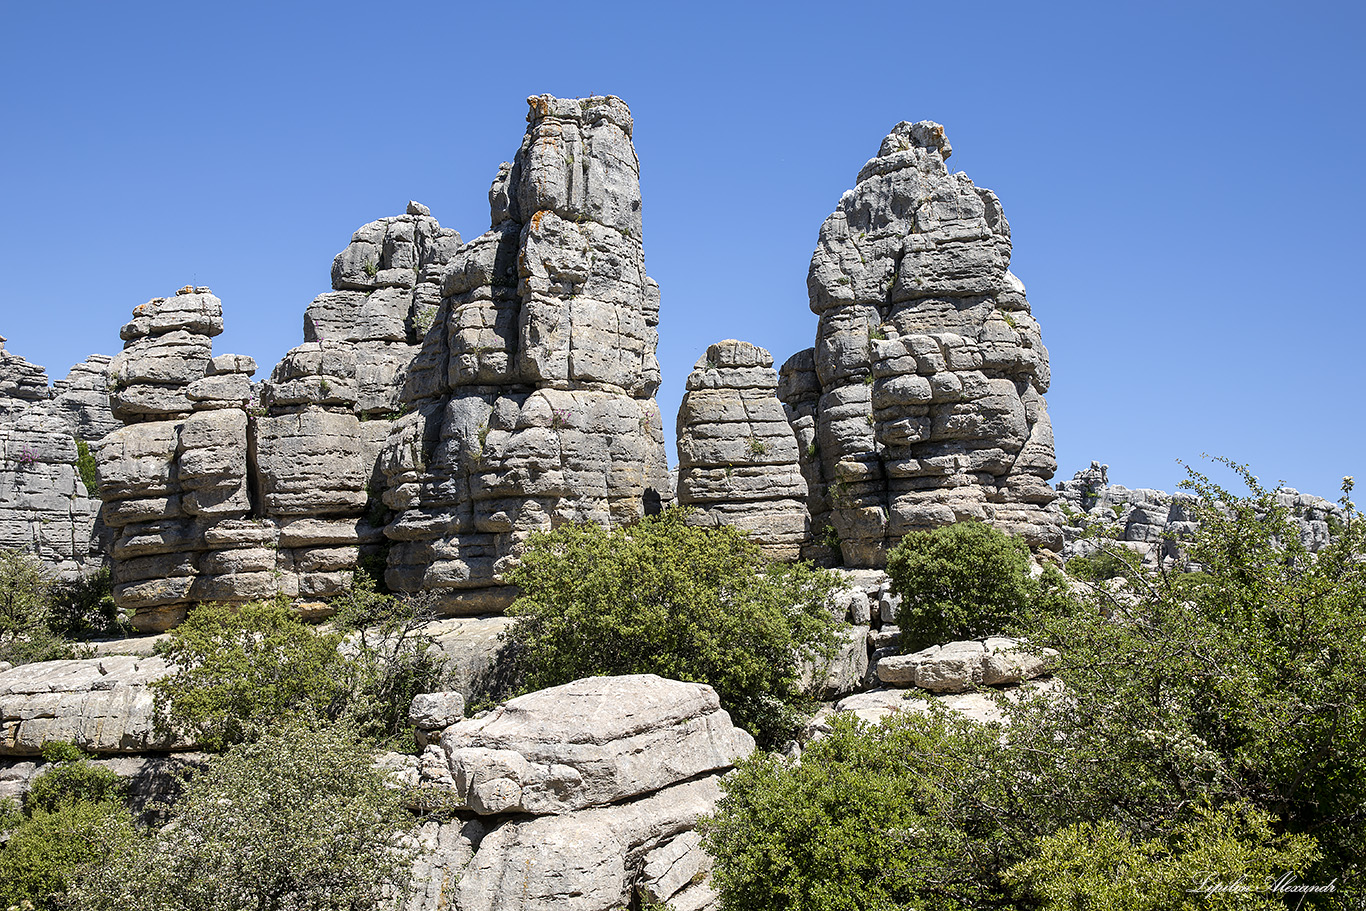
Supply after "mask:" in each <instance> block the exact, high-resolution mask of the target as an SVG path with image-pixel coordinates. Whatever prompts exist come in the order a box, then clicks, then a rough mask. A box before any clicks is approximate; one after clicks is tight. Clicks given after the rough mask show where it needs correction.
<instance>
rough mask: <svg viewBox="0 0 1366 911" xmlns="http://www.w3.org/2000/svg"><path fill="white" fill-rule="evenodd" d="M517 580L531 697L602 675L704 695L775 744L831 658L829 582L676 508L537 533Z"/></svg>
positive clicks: (515, 642)
mask: <svg viewBox="0 0 1366 911" xmlns="http://www.w3.org/2000/svg"><path fill="white" fill-rule="evenodd" d="M508 580H509V581H510V582H512V583H513V584H515V585H517V586H519V587H520V588H521V592H522V593H521V597H519V598H518V599H517V601H516V602H514V603H513V605H512V607H511V608H510V609H509V611H508V613H509V614H510V615H511V616H514V617H517V618H518V621H517V624H516V626H515V627H514V628H513V629H512V630H511V632H510V634H509V638H510V641H511V643H512V646H513V651H514V654H515V660H516V662H517V667H518V669H519V671H520V673H521V675H522V680H523V685H524V687H525V689H528V690H530V689H541V688H544V687H549V686H556V685H558V684H562V683H568V682H570V681H572V680H577V679H579V678H580V677H588V676H593V675H600V674H638V673H653V674H658V675H660V676H661V677H668V678H671V679H674V680H685V681H691V682H700V683H706V684H709V685H711V686H712V687H714V688H715V689H716V692H717V694H718V695H719V696H720V698H721V704H722V706H723V707H725V708H726V710H727V711H729V712H730V714H731V717H732V718H734V719H735V722H736V723H737V724H738V725H741V726H743V727H746V728H748V729H749V730H750V731H751V732H752V733H754V734H756V735H757V736H759V737H760V738H761V739H763V740H765V741H766V742H774V741H776V740H778V739H780V738H782V737H785V736H787V735H788V734H789V733H790V732H791V730H792V729H793V727H794V726H795V717H796V716H795V714H794V706H796V705H798V704H800V703H802V702H803V701H804V700H805V698H806V697H805V696H803V694H802V693H801V691H800V688H799V673H798V662H799V660H801V658H803V657H804V656H819V655H825V654H829V650H830V649H831V648H832V647H833V629H834V620H833V618H832V617H831V614H830V610H829V609H828V608H827V607H826V600H827V598H828V597H829V595H830V592H831V591H832V590H833V587H834V582H833V580H832V579H831V577H830V576H829V574H828V573H826V572H824V571H823V570H817V569H815V568H813V567H811V566H809V565H806V564H778V563H770V562H768V561H766V560H764V558H763V557H762V555H761V554H760V551H759V549H758V547H757V546H756V545H754V544H753V543H751V542H750V541H748V540H746V538H745V537H744V536H743V535H742V534H741V533H740V532H739V531H736V530H735V529H733V528H730V527H727V526H720V527H711V528H699V527H694V526H690V525H688V524H687V521H686V512H685V511H683V510H679V509H673V510H667V511H665V512H664V513H662V514H660V515H658V516H650V517H646V518H645V519H643V520H641V521H640V522H639V523H637V524H634V525H629V526H624V527H621V528H616V529H613V530H610V531H609V530H606V529H603V528H601V527H599V526H596V525H564V526H561V527H559V528H557V529H555V530H554V531H551V532H547V533H542V534H538V535H534V536H533V537H532V538H531V540H530V541H529V542H528V545H527V549H526V552H525V553H524V554H523V555H522V558H521V562H520V564H519V565H518V566H517V567H516V568H515V569H513V570H512V571H511V572H510V573H509V574H508Z"/></svg>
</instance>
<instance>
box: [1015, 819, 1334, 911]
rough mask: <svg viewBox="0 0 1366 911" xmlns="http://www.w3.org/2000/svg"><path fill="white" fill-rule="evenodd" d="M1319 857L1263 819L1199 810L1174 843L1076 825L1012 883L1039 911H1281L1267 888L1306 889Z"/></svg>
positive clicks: (1301, 838) (1114, 828)
mask: <svg viewBox="0 0 1366 911" xmlns="http://www.w3.org/2000/svg"><path fill="white" fill-rule="evenodd" d="M1317 858H1318V852H1317V850H1316V849H1315V846H1314V840H1313V839H1312V838H1309V837H1308V836H1305V835H1298V836H1295V835H1288V836H1287V835H1283V836H1277V835H1275V834H1274V833H1273V832H1272V827H1271V819H1270V817H1268V816H1267V815H1266V814H1265V813H1261V812H1258V811H1257V810H1253V809H1250V808H1248V807H1246V806H1230V807H1226V808H1224V809H1222V810H1218V811H1215V810H1211V809H1209V808H1208V807H1195V808H1193V810H1192V812H1191V813H1190V814H1189V816H1188V818H1187V819H1186V820H1185V821H1184V822H1183V823H1182V824H1181V825H1180V826H1179V827H1178V828H1177V830H1176V832H1175V833H1174V836H1173V838H1172V839H1171V840H1169V841H1160V840H1156V839H1150V840H1146V841H1138V842H1135V841H1134V840H1133V839H1131V838H1130V837H1129V836H1128V835H1126V834H1125V833H1124V832H1123V831H1121V829H1120V827H1119V826H1118V825H1117V824H1116V823H1115V822H1113V821H1112V820H1104V821H1101V822H1099V823H1089V822H1081V823H1077V824H1075V825H1072V826H1068V827H1067V828H1065V829H1063V830H1062V831H1060V832H1058V833H1057V834H1055V835H1051V836H1049V837H1048V838H1045V839H1043V840H1041V841H1040V842H1039V844H1038V845H1037V846H1036V853H1035V855H1034V856H1033V857H1031V858H1029V859H1028V860H1027V861H1024V862H1022V863H1020V864H1017V865H1016V866H1015V867H1013V868H1011V869H1010V870H1009V871H1008V873H1007V878H1008V880H1009V881H1010V882H1011V883H1012V884H1013V885H1014V886H1016V887H1017V889H1018V890H1019V893H1020V899H1021V901H1022V902H1024V901H1032V902H1034V903H1036V904H1033V905H1031V907H1036V908H1038V909H1039V911H1072V909H1076V908H1086V909H1091V911H1166V909H1169V908H1180V909H1187V908H1189V909H1191V911H1194V909H1197V908H1199V909H1216V911H1219V909H1226V911H1276V909H1282V911H1283V909H1285V907H1286V902H1285V901H1284V900H1283V898H1282V896H1281V895H1278V894H1276V893H1275V892H1274V891H1271V890H1270V889H1268V888H1267V886H1268V884H1274V883H1277V882H1282V883H1283V884H1285V885H1288V884H1289V883H1291V882H1298V878H1297V875H1298V874H1300V873H1302V872H1303V871H1304V870H1305V868H1306V867H1307V866H1308V865H1309V863H1310V862H1311V861H1313V860H1316V859H1317ZM1283 878H1284V879H1283Z"/></svg>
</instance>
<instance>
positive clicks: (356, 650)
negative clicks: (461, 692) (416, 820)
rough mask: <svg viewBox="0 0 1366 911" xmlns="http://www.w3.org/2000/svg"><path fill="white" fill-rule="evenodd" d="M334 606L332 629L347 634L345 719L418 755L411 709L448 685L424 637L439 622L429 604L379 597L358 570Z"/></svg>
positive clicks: (436, 653)
mask: <svg viewBox="0 0 1366 911" xmlns="http://www.w3.org/2000/svg"><path fill="white" fill-rule="evenodd" d="M332 606H333V607H334V608H336V609H337V614H336V616H335V617H334V618H333V622H334V624H335V625H336V626H337V627H338V629H340V630H342V631H343V632H345V633H346V638H345V639H344V640H343V642H342V646H341V651H342V654H343V656H344V658H345V664H344V667H345V670H346V679H347V681H348V690H349V694H348V700H349V701H348V705H347V714H348V715H349V717H350V718H351V719H352V721H353V722H354V723H355V725H356V726H357V728H358V729H359V731H360V733H362V734H363V735H365V736H368V737H370V738H371V739H373V740H375V741H377V742H381V743H384V744H385V745H387V746H388V747H390V748H391V749H395V750H406V751H409V752H415V751H416V750H417V742H416V740H415V739H414V735H413V728H412V724H411V723H410V722H409V721H408V707H409V706H410V705H411V704H412V702H413V697H414V696H416V695H417V694H419V693H432V692H437V691H440V690H442V689H444V688H445V683H446V680H445V661H444V659H443V657H442V655H441V653H440V652H439V651H438V650H437V649H436V648H435V646H436V640H435V639H433V638H432V637H431V636H430V635H428V634H427V632H426V629H427V625H428V624H430V623H431V622H432V621H434V620H435V619H436V610H435V608H434V607H433V606H432V603H431V600H430V599H427V598H423V597H416V598H396V597H394V596H392V595H387V594H381V593H380V592H379V591H378V590H377V586H376V583H375V580H374V578H373V577H372V576H370V575H368V574H366V573H365V572H363V571H361V570H357V571H356V574H355V577H354V579H353V582H352V586H351V590H350V591H349V592H348V593H347V594H346V595H345V596H344V597H343V598H339V599H337V600H336V601H334V602H333V604H332Z"/></svg>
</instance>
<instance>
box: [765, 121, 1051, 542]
mask: <svg viewBox="0 0 1366 911" xmlns="http://www.w3.org/2000/svg"><path fill="white" fill-rule="evenodd" d="M950 151H951V149H950V146H949V143H948V140H947V139H946V138H945V137H944V131H943V128H942V127H940V126H939V125H938V124H935V123H929V122H921V123H916V124H911V123H900V124H898V125H897V126H896V127H895V128H894V129H893V130H892V132H891V133H890V134H889V135H888V136H887V138H886V139H884V140H883V143H882V148H881V150H880V151H879V152H878V155H877V157H876V158H874V159H872V160H871V161H869V162H868V164H866V165H865V166H864V168H863V170H862V171H860V172H859V176H858V182H857V184H856V185H855V187H854V189H853V190H851V191H849V192H847V193H845V194H844V196H843V197H842V198H841V200H840V203H839V206H838V208H837V209H836V210H835V212H834V213H833V214H832V215H831V216H830V217H829V218H828V219H826V222H825V224H824V225H823V226H822V227H821V232H820V240H819V243H818V246H817V248H816V252H815V254H814V255H813V256H812V258H811V270H810V274H809V275H808V277H807V287H808V289H809V291H810V296H811V300H810V304H811V309H812V310H813V311H814V312H815V313H816V314H818V315H819V316H820V323H819V328H818V330H817V339H816V346H815V348H814V349H810V350H808V351H804V352H800V353H798V354H797V355H795V356H794V357H793V358H792V359H791V360H789V361H788V362H787V363H786V364H784V366H783V368H782V371H781V372H782V383H781V384H780V387H779V397H780V398H782V400H783V401H784V402H786V403H787V404H788V405H789V406H790V407H791V408H792V410H793V412H794V421H793V426H794V429H795V430H796V432H797V440H798V443H799V446H800V449H801V452H802V454H803V457H804V458H805V457H806V453H807V452H810V453H811V457H810V458H809V460H808V461H809V464H807V465H805V466H804V468H805V470H806V471H807V479H808V482H809V485H810V487H811V491H812V496H811V501H810V502H811V510H812V520H813V525H814V526H815V527H816V528H817V529H818V530H819V529H820V528H821V527H822V526H825V525H827V524H828V525H829V526H830V527H831V528H832V529H833V532H834V535H835V536H837V538H838V544H839V550H840V552H841V555H842V557H843V560H844V562H845V563H846V564H847V565H852V566H879V565H882V564H883V563H884V562H885V557H886V550H887V548H888V547H890V546H891V545H893V544H895V543H896V542H897V541H898V540H899V539H900V538H901V537H902V536H903V535H905V534H906V533H907V532H909V531H913V530H916V529H924V528H934V527H937V526H942V525H947V524H951V523H953V522H957V521H960V520H963V519H981V520H984V521H989V522H991V523H992V524H994V525H996V526H997V527H999V528H1001V529H1002V530H1003V531H1006V532H1009V533H1013V534H1020V535H1023V536H1024V537H1025V538H1026V539H1027V540H1029V542H1030V543H1031V544H1033V545H1035V546H1039V547H1045V548H1050V549H1057V548H1058V547H1060V546H1061V544H1062V537H1061V533H1060V531H1059V529H1058V527H1057V525H1056V523H1055V521H1054V519H1053V518H1052V517H1051V516H1050V515H1049V513H1048V512H1047V511H1046V509H1045V507H1046V506H1047V505H1048V504H1049V503H1051V502H1052V501H1053V499H1054V498H1055V496H1056V495H1055V494H1054V492H1053V491H1052V489H1051V488H1050V487H1049V486H1048V484H1047V483H1046V482H1047V480H1048V479H1049V478H1051V477H1052V475H1053V472H1054V470H1055V469H1056V462H1055V460H1054V456H1053V435H1052V427H1051V425H1050V423H1049V420H1048V413H1047V410H1046V408H1045V405H1044V399H1043V393H1044V392H1045V391H1047V389H1048V382H1049V373H1048V353H1047V351H1046V350H1045V349H1044V347H1043V342H1042V339H1041V337H1040V333H1039V326H1038V323H1036V322H1035V321H1034V318H1033V317H1032V316H1031V315H1030V311H1029V304H1028V302H1027V301H1026V300H1025V293H1024V286H1023V285H1022V284H1021V283H1020V282H1019V280H1018V279H1016V278H1015V277H1014V276H1013V275H1011V274H1010V272H1009V269H1008V267H1009V264H1010V227H1009V225H1008V224H1007V222H1006V220H1005V216H1004V213H1003V212H1002V210H1001V205H1000V203H999V201H998V200H997V199H996V196H995V195H994V194H993V193H992V192H991V191H989V190H984V189H981V188H979V187H976V186H974V185H973V183H972V181H970V180H968V178H967V177H966V176H965V175H963V174H961V173H959V174H951V173H949V171H948V169H947V167H946V166H945V164H944V160H945V159H946V158H948V156H949V154H950ZM816 537H817V538H821V537H824V536H823V535H820V534H818V535H817V536H816Z"/></svg>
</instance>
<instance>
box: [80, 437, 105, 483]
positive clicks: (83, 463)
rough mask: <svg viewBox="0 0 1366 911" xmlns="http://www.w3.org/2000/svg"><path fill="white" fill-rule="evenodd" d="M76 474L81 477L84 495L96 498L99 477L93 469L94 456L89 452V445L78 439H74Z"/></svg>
mask: <svg viewBox="0 0 1366 911" xmlns="http://www.w3.org/2000/svg"><path fill="white" fill-rule="evenodd" d="M76 472H77V473H78V474H79V475H80V476H81V483H82V484H84V485H85V491H86V493H88V494H89V495H90V496H92V497H98V496H99V495H100V475H99V472H98V471H97V470H96V468H95V454H94V453H92V452H91V451H90V444H89V443H87V442H86V441H85V440H82V439H80V438H77V439H76Z"/></svg>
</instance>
